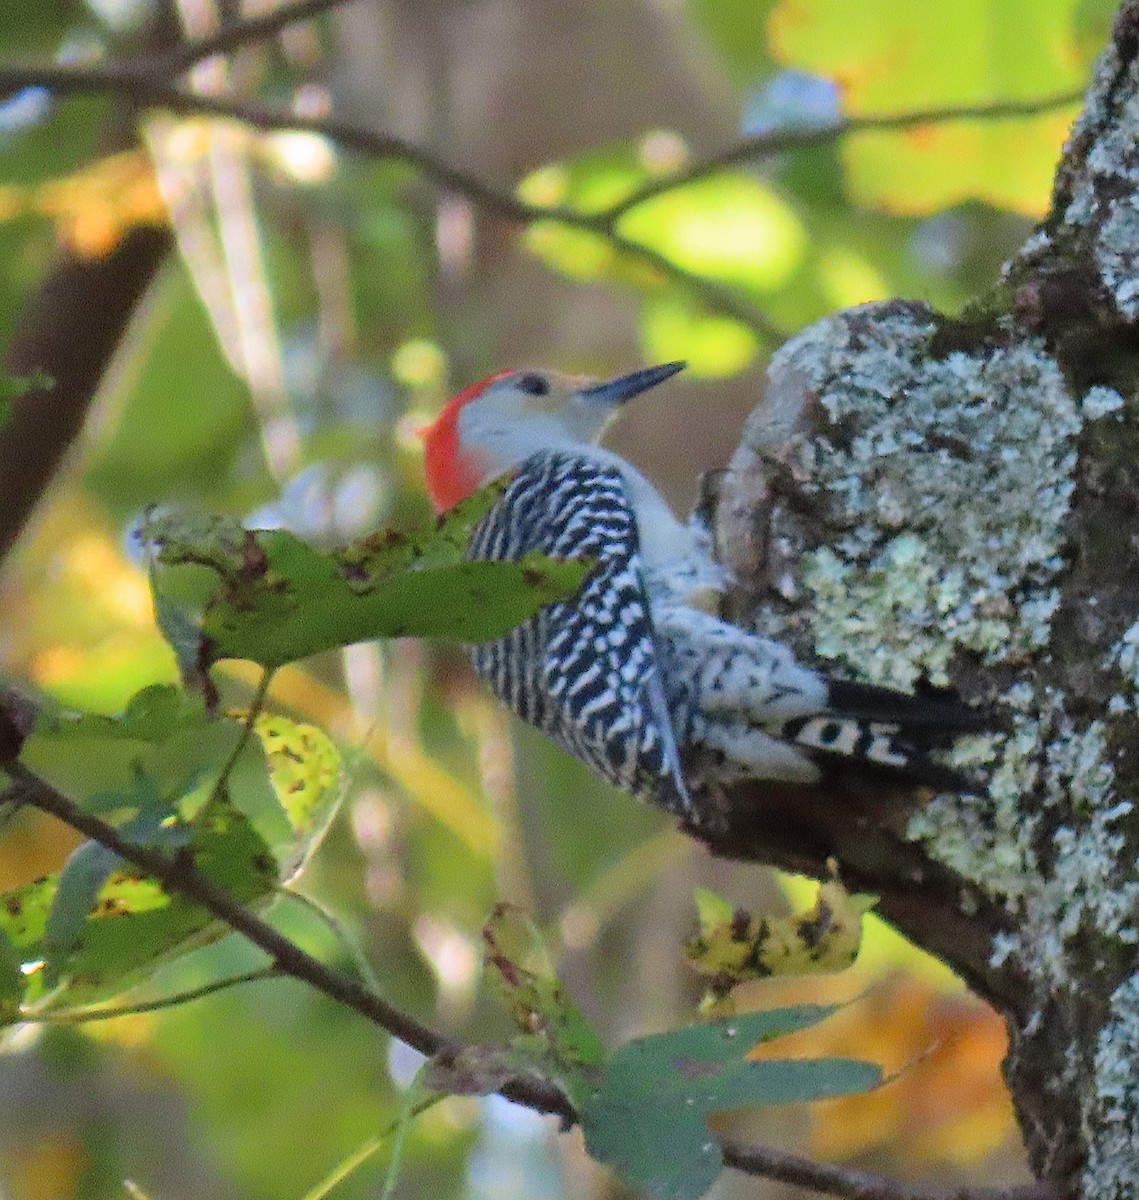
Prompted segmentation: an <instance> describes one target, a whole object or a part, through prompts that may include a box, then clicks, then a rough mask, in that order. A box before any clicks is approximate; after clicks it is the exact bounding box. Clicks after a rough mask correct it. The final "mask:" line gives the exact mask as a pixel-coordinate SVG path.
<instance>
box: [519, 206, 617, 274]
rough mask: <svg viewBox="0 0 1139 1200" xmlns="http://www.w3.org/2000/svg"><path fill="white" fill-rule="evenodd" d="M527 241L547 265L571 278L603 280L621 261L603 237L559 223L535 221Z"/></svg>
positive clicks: (526, 236)
mask: <svg viewBox="0 0 1139 1200" xmlns="http://www.w3.org/2000/svg"><path fill="white" fill-rule="evenodd" d="M525 242H526V246H527V248H528V249H529V250H531V251H532V252H533V253H534V254H536V255H537V256H538V258H540V259H541V260H542V261H543V262H544V263H545V264H546V265H547V266H550V267H553V268H554V269H555V270H557V271H561V272H562V273H563V274H565V275H568V276H569V277H570V278H571V279H579V280H582V281H585V280H587V279H600V278H602V277H603V276H604V275H607V274H608V273H609V272H611V271H612V270H613V269H614V267H615V266H616V265H617V262H618V255H617V252H616V251H615V250H614V249H613V245H612V243H611V242H609V241H608V240H607V239H606V238H604V237H603V236H602V235H601V234H599V233H590V232H589V231H588V230H586V229H574V228H573V227H572V226H569V225H560V224H558V222H557V221H535V222H534V224H533V225H531V226H530V227H529V228H528V229H527V230H526V234H525Z"/></svg>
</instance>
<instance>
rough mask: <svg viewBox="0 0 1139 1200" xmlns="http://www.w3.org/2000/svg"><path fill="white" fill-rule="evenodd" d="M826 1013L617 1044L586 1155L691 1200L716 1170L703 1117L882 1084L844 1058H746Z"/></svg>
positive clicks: (669, 1197) (673, 1198) (781, 1015)
mask: <svg viewBox="0 0 1139 1200" xmlns="http://www.w3.org/2000/svg"><path fill="white" fill-rule="evenodd" d="M834 1011H835V1009H834V1008H833V1007H818V1006H814V1005H802V1006H799V1007H796V1008H783V1009H772V1010H770V1011H768V1012H758V1013H748V1014H747V1015H745V1016H741V1017H736V1018H733V1019H731V1020H725V1021H713V1022H708V1023H706V1024H702V1025H692V1026H689V1027H688V1028H686V1029H678V1030H674V1031H672V1032H670V1033H663V1034H659V1035H657V1036H655V1037H645V1038H638V1039H636V1040H635V1041H632V1042H628V1043H626V1044H625V1045H624V1046H622V1047H621V1048H620V1049H619V1050H618V1051H617V1053H616V1054H614V1055H613V1057H612V1059H611V1060H610V1061H609V1063H608V1064H607V1065H606V1067H605V1070H604V1074H603V1076H602V1079H601V1084H600V1086H599V1087H597V1088H596V1090H594V1091H593V1093H592V1094H591V1095H590V1096H589V1097H588V1099H587V1101H586V1104H585V1106H584V1109H583V1110H582V1127H583V1129H584V1131H585V1143H586V1147H587V1149H588V1150H589V1152H590V1154H592V1155H593V1156H594V1157H595V1158H597V1159H599V1160H600V1161H601V1162H605V1163H608V1164H609V1165H610V1166H612V1167H613V1168H614V1169H615V1170H616V1171H617V1172H618V1173H619V1174H620V1175H621V1177H622V1178H623V1179H625V1180H626V1181H627V1182H629V1183H632V1184H634V1185H636V1186H638V1187H643V1188H646V1189H648V1190H649V1191H651V1192H652V1194H653V1195H654V1196H655V1197H656V1198H657V1200H699V1197H700V1196H703V1194H704V1193H705V1192H706V1191H707V1190H708V1189H709V1188H710V1187H711V1186H712V1184H713V1183H714V1182H715V1180H716V1177H717V1176H718V1175H719V1173H720V1170H721V1168H722V1167H723V1158H722V1155H721V1153H720V1147H719V1144H718V1143H717V1141H716V1139H715V1138H714V1137H712V1135H711V1134H710V1132H709V1130H708V1124H707V1119H708V1116H709V1114H711V1113H714V1112H718V1111H721V1110H723V1109H729V1108H741V1107H743V1106H745V1105H761V1104H763V1105H766V1104H786V1103H789V1102H792V1101H802V1100H820V1099H824V1098H826V1097H830V1096H842V1095H848V1094H849V1093H851V1092H860V1091H865V1090H867V1089H868V1088H872V1087H875V1086H876V1085H877V1084H878V1083H880V1082H881V1078H882V1074H881V1071H880V1070H879V1068H878V1067H876V1066H873V1065H872V1064H870V1063H864V1062H859V1061H856V1060H853V1059H841V1058H822V1059H794V1060H788V1059H783V1060H779V1059H764V1060H761V1061H751V1060H749V1059H748V1058H747V1057H746V1055H747V1053H748V1052H749V1051H750V1050H751V1049H752V1048H753V1047H754V1046H755V1045H756V1044H757V1043H759V1042H767V1041H770V1040H772V1039H773V1038H776V1037H780V1036H781V1035H783V1034H787V1033H793V1032H795V1031H797V1030H800V1029H807V1028H809V1027H810V1026H812V1025H815V1024H817V1023H818V1022H819V1021H822V1020H823V1019H824V1018H826V1017H828V1016H830V1015H831V1013H833V1012H834Z"/></svg>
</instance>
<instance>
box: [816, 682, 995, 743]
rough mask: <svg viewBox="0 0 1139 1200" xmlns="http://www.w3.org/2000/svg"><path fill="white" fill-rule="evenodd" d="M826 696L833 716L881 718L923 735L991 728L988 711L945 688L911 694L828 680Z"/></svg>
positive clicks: (948, 733) (974, 731) (868, 684)
mask: <svg viewBox="0 0 1139 1200" xmlns="http://www.w3.org/2000/svg"><path fill="white" fill-rule="evenodd" d="M828 699H829V701H830V706H829V707H830V711H831V712H833V713H834V714H835V715H836V716H839V717H853V718H855V720H858V721H882V722H886V723H889V724H891V725H898V726H900V727H901V728H902V729H921V730H922V731H923V732H924V733H925V734H926V737H928V736H929V735H930V734H936V731H938V730H944V731H945V733H946V734H947V735H951V736H956V735H960V734H963V733H985V732H987V731H991V730H993V728H994V720H993V717H992V714H990V713H986V712H985V711H983V710H981V709H976V708H970V707H969V705H967V704H966V703H965V702H964V701H963V700H962V699H961V698H960V697H959V696H958V695H957V694H956V693H954V692H952V691H949V690H948V689H945V690H933V689H930V690H928V691H926V692H924V693H919V694H917V695H913V696H911V695H909V694H908V693H906V692H899V691H895V690H894V689H893V688H887V687H879V686H878V685H877V684H873V683H853V682H851V681H850V680H846V679H832V680H831V681H830V694H829V697H828Z"/></svg>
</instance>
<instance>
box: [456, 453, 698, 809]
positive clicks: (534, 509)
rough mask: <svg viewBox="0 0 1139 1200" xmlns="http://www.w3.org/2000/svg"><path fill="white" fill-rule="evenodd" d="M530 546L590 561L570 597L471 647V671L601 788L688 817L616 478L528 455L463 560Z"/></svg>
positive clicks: (629, 518)
mask: <svg viewBox="0 0 1139 1200" xmlns="http://www.w3.org/2000/svg"><path fill="white" fill-rule="evenodd" d="M530 551H538V552H541V553H543V554H549V555H552V556H553V557H556V558H573V559H588V560H591V561H592V562H593V564H594V565H593V568H592V570H591V571H590V572H589V574H588V576H587V577H586V580H585V583H584V584H583V586H582V588H581V591H580V592H579V593H578V594H577V595H576V596H575V597H573V598H572V599H571V600H568V601H565V602H562V603H557V604H551V605H549V606H548V607H546V608H545V609H543V610H542V611H541V612H540V613H539V614H538V615H537V616H536V617H534V618H532V619H531V620H529V621H527V622H525V623H524V624H523V625H521V626H519V627H518V628H517V629H515V630H512V631H511V632H510V633H509V634H507V635H506V636H505V637H504V638H500V639H499V640H497V641H494V642H489V643H486V644H484V645H481V646H477V647H475V648H474V649H473V651H472V657H473V659H474V663H475V668H476V670H477V671H478V672H479V674H480V675H481V676H482V677H483V679H484V680H486V681H487V682H488V683H489V684H490V685H491V687H493V688H494V690H495V691H496V692H497V693H498V695H499V697H500V698H501V699H503V700H504V701H505V702H506V703H507V704H509V705H510V707H511V708H512V709H514V711H515V712H516V713H517V714H518V715H519V716H520V717H522V718H523V719H524V720H526V721H529V722H531V723H532V724H534V725H537V726H538V727H539V728H541V729H543V730H545V732H546V733H548V734H550V736H551V737H553V738H554V739H555V740H557V741H558V742H559V743H560V744H561V745H562V746H563V747H564V748H565V749H566V750H568V751H569V752H570V753H571V754H573V755H574V756H576V757H577V758H580V759H582V760H583V761H584V762H586V763H588V764H589V765H590V766H592V767H593V768H594V769H595V770H596V771H598V773H599V774H601V775H602V776H604V778H606V779H608V780H609V781H610V782H611V783H614V784H616V785H617V786H618V787H622V788H625V789H626V790H627V791H631V792H633V793H634V794H636V795H639V796H641V797H642V798H644V799H650V800H652V801H653V802H655V803H656V804H659V805H661V806H663V807H665V808H668V809H671V810H673V811H678V812H679V811H685V810H687V809H688V808H689V807H690V803H691V802H690V800H689V797H688V793H687V790H686V789H685V785H684V780H683V776H682V774H681V769H680V755H679V752H678V749H677V745H676V736H675V732H674V729H673V725H672V719H671V716H670V714H669V709H668V704H667V702H666V699H665V694H664V689H663V686H662V683H661V678H660V673H659V659H658V653H657V647H656V644H655V641H654V635H653V625H652V619H651V616H650V612H649V603H648V597H647V594H646V592H645V585H644V581H643V578H642V575H641V565H640V550H639V543H638V538H637V524H636V519H635V516H634V513H633V510H632V508H631V506H630V504H629V499H628V496H627V494H626V491H625V485H624V480H623V479H622V477H621V473H620V472H619V471H618V470H617V469H616V468H614V467H610V466H606V465H604V464H601V463H597V462H594V461H591V460H590V459H589V458H586V457H584V456H577V455H574V454H568V453H560V452H559V453H555V452H544V453H541V454H536V455H534V456H533V457H531V458H529V459H527V460H526V462H525V463H523V464H522V466H521V468H520V469H519V471H518V473H517V475H516V476H515V478H514V479H513V481H512V482H511V483H510V485H509V486H508V487H507V489H506V491H505V492H504V493H503V495H502V497H501V498H500V499H499V500H498V501H497V503H496V504H495V505H494V506H493V507H492V508H491V509H490V511H489V512H488V513H487V514H486V516H485V517H484V518H483V519H482V521H481V522H480V523H479V526H478V528H477V529H476V530H475V532H474V534H473V536H472V538H471V544H470V548H469V550H468V555H469V556H470V557H471V558H479V559H494V560H516V559H519V558H521V557H522V555H524V554H526V553H528V552H530Z"/></svg>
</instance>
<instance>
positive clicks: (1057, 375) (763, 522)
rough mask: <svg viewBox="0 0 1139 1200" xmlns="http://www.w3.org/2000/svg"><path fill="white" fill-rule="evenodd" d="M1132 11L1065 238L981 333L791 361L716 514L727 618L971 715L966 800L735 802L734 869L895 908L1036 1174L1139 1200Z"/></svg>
mask: <svg viewBox="0 0 1139 1200" xmlns="http://www.w3.org/2000/svg"><path fill="white" fill-rule="evenodd" d="M1137 268H1139V0H1127V3H1125V4H1124V5H1123V7H1122V9H1121V11H1120V13H1119V15H1118V18H1117V20H1116V25H1115V29H1114V33H1113V40H1112V43H1111V45H1110V46H1109V47H1108V49H1107V50H1106V51H1105V53H1104V54H1103V56H1102V57H1101V59H1100V61H1099V63H1098V66H1097V69H1096V72H1095V77H1094V80H1093V83H1092V86H1091V89H1090V91H1089V93H1088V97H1087V104H1086V108H1085V111H1084V113H1083V115H1082V116H1081V117H1080V119H1079V121H1078V123H1077V124H1076V126H1075V128H1074V130H1073V132H1072V135H1071V137H1070V139H1069V141H1068V144H1067V146H1066V148H1065V152H1064V156H1063V160H1062V162H1061V165H1060V168H1059V171H1058V174H1057V178H1056V185H1055V192H1054V196H1053V203H1052V210H1051V212H1050V214H1049V215H1048V217H1047V218H1046V219H1045V221H1044V222H1043V223H1042V224H1041V226H1040V227H1039V229H1038V230H1037V231H1036V233H1035V234H1034V235H1033V236H1032V237H1031V238H1030V239H1029V241H1028V242H1027V243H1026V244H1025V245H1024V246H1023V247H1022V248H1021V250H1020V252H1019V253H1018V255H1017V256H1016V257H1015V258H1014V259H1013V260H1012V261H1011V262H1010V263H1008V264H1007V266H1006V268H1005V271H1004V274H1003V277H1002V279H1001V280H1000V281H999V282H998V283H997V284H996V286H995V287H994V288H993V289H992V291H991V292H990V293H989V294H987V295H986V296H984V297H983V298H982V299H981V300H979V301H978V302H977V303H976V304H975V305H974V306H973V307H972V308H971V309H970V310H969V311H968V312H967V313H966V314H964V315H963V316H962V317H959V318H956V319H950V318H947V317H945V316H942V315H940V314H938V313H936V312H934V311H932V310H930V309H929V308H927V307H926V306H924V305H922V304H918V303H906V302H900V301H893V302H888V303H881V304H873V305H867V306H864V307H861V308H856V309H851V310H848V311H845V312H842V313H839V314H837V315H835V316H832V317H830V318H828V319H826V320H824V321H821V322H819V323H818V324H816V325H814V326H812V327H810V328H809V329H806V330H805V331H803V332H802V333H801V334H800V335H799V336H798V337H796V338H795V339H794V340H793V341H791V342H789V343H788V344H787V345H785V346H784V347H783V348H782V350H780V352H779V353H778V354H777V355H776V356H775V358H774V360H773V362H772V364H771V367H770V372H769V387H768V394H767V397H766V399H765V402H764V404H763V406H762V407H761V408H760V409H758V410H757V411H756V412H755V413H753V414H752V416H751V418H750V419H749V422H748V424H747V426H746V428H745V431H744V437H743V441H742V443H741V445H740V446H739V448H738V449H737V451H736V453H735V456H734V458H733V460H732V463H731V465H730V467H729V469H728V470H727V472H725V474H724V475H723V476H722V477H721V478H720V479H719V480H718V481H717V487H716V489H715V494H714V495H713V496H712V497H711V499H710V506H709V507H710V511H711V513H712V523H713V528H714V532H715V536H716V541H717V545H718V547H719V551H720V554H721V557H722V558H723V559H724V560H725V562H727V563H728V564H729V565H730V566H731V567H732V568H733V570H734V572H735V575H736V580H737V586H736V590H735V592H734V594H733V596H732V603H733V605H734V607H735V609H736V615H738V616H741V617H746V618H747V619H750V620H752V621H754V623H755V624H756V626H757V627H758V628H759V629H760V630H761V631H764V632H767V633H770V634H772V635H774V636H777V637H779V638H781V639H784V640H787V641H789V642H791V643H793V644H794V645H795V646H796V647H797V649H798V650H799V651H800V652H801V653H803V654H805V655H808V656H810V655H814V656H815V657H816V658H817V659H818V660H821V661H823V663H824V665H826V666H827V667H828V669H830V670H838V671H842V670H848V671H850V672H851V673H852V674H856V675H857V676H858V677H859V678H862V679H868V680H871V681H874V682H879V683H885V684H891V685H894V686H902V687H914V686H919V687H920V686H922V685H923V683H930V684H933V685H939V686H952V687H954V688H955V689H957V691H958V692H960V693H961V694H962V695H963V696H964V697H966V698H967V699H968V700H970V701H971V702H973V703H975V704H978V705H980V706H982V707H984V708H985V709H986V710H988V711H990V712H991V713H992V714H993V721H994V725H993V728H994V734H993V735H992V736H987V737H984V738H972V739H969V740H968V741H967V742H966V743H962V744H961V745H960V746H959V747H958V749H957V750H956V751H955V761H956V765H959V766H961V767H962V768H963V769H965V770H977V771H978V772H980V774H979V775H978V778H983V779H984V780H985V782H984V783H980V784H978V787H977V794H975V795H960V796H958V795H937V796H932V795H930V794H924V795H916V796H915V795H913V794H912V793H911V794H904V793H899V791H898V789H897V787H896V785H888V784H883V783H881V782H879V781H867V780H866V779H865V778H863V779H861V780H859V779H845V778H844V779H840V780H838V781H837V782H836V784H835V788H834V791H835V795H834V797H833V800H834V802H833V803H829V804H825V805H824V804H818V803H808V802H794V803H792V802H789V801H788V800H787V799H786V798H782V799H781V798H779V797H778V796H775V797H773V796H772V795H771V794H770V793H769V792H767V791H761V790H760V789H741V790H740V791H739V792H737V793H735V794H733V795H731V796H728V797H724V798H723V799H722V811H721V812H719V813H718V818H719V821H718V824H717V826H716V828H715V831H714V832H711V833H709V832H708V831H707V830H706V829H703V828H702V829H701V830H700V831H699V833H700V836H702V837H704V838H705V840H706V841H708V842H709V844H710V846H711V848H712V849H713V851H714V852H716V853H719V854H723V855H727V856H730V857H733V858H740V859H747V860H762V861H766V862H774V863H776V864H778V865H780V866H784V867H789V868H793V869H795V870H799V871H804V870H805V871H810V872H813V873H814V874H816V875H822V874H823V873H824V872H825V869H826V866H825V865H826V862H827V859H828V858H830V857H834V858H836V859H837V860H838V863H839V867H840V871H841V874H842V877H843V879H844V881H845V882H846V883H847V884H848V886H851V887H853V888H857V889H858V890H865V891H871V892H875V893H877V894H878V895H879V896H880V897H881V901H880V905H879V911H880V912H881V913H882V914H883V915H884V916H886V917H887V918H888V919H889V920H891V921H892V922H893V923H894V924H895V925H896V926H897V927H898V928H899V929H901V930H902V931H903V932H904V933H905V934H906V935H907V936H909V937H910V938H911V939H912V940H913V941H915V942H916V943H918V944H919V945H921V946H924V947H925V948H927V949H929V950H930V951H932V952H933V953H935V954H937V955H939V956H940V957H941V958H943V959H945V960H946V961H947V962H948V963H950V964H951V965H952V966H953V967H954V968H955V969H956V970H957V971H958V972H959V973H960V974H961V975H962V976H963V977H964V978H965V979H966V980H967V981H968V982H969V984H970V985H971V987H972V988H973V989H974V990H975V991H976V992H977V993H978V994H979V995H980V996H982V997H983V998H984V999H986V1000H987V1001H989V1002H990V1003H991V1004H993V1005H994V1006H995V1007H996V1008H998V1009H999V1010H1000V1011H1001V1012H1002V1013H1003V1014H1004V1016H1005V1017H1006V1019H1007V1021H1008V1027H1009V1033H1010V1038H1011V1049H1010V1053H1009V1056H1008V1059H1007V1061H1006V1064H1005V1075H1006V1078H1007V1081H1008V1084H1009V1087H1010V1089H1011V1091H1012V1094H1013V1098H1014V1101H1015V1104H1016V1108H1017V1112H1018V1114H1019V1117H1020V1121H1021V1126H1022V1128H1023V1132H1024V1137H1025V1141H1026V1144H1027V1147H1028V1152H1029V1155H1030V1159H1031V1162H1032V1164H1033V1166H1034V1168H1035V1170H1036V1172H1037V1173H1038V1175H1039V1176H1040V1177H1041V1178H1042V1179H1047V1180H1050V1181H1052V1182H1055V1183H1057V1184H1059V1185H1060V1186H1062V1187H1064V1188H1068V1189H1071V1190H1072V1191H1073V1192H1074V1193H1075V1194H1077V1195H1079V1196H1081V1197H1086V1198H1087V1200H1113V1198H1122V1197H1136V1196H1139V878H1137V871H1136V854H1137V850H1139V815H1137V814H1136V812H1135V811H1134V805H1135V800H1136V797H1137V796H1139V720H1137V712H1139V399H1137V396H1136V378H1137V369H1139V332H1137V321H1139V269H1137Z"/></svg>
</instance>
